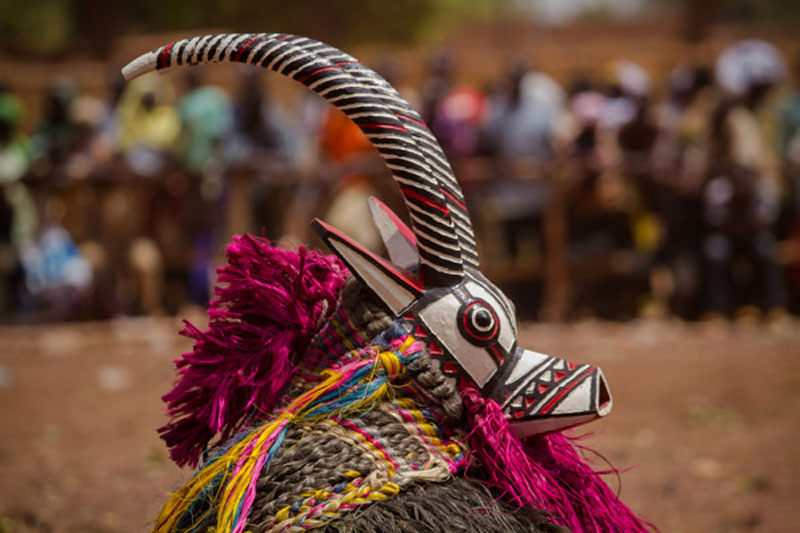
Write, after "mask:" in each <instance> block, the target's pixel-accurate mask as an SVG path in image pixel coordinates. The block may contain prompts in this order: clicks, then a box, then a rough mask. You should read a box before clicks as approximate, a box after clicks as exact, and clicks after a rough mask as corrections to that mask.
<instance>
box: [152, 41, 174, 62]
mask: <svg viewBox="0 0 800 533" xmlns="http://www.w3.org/2000/svg"><path fill="white" fill-rule="evenodd" d="M173 46H175V43H169V44H168V45H167V46H165V47H164V49H163V50H162V51H161V55H159V56H158V65H156V68H164V65H166V64H167V55H168V54H169V51H170V50H172V47H173Z"/></svg>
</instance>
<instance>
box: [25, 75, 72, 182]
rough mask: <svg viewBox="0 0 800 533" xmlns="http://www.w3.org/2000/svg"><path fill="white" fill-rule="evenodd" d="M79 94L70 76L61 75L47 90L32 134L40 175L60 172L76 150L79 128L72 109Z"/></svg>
mask: <svg viewBox="0 0 800 533" xmlns="http://www.w3.org/2000/svg"><path fill="white" fill-rule="evenodd" d="M77 96H78V90H77V88H76V87H75V84H74V83H73V82H72V80H70V79H68V78H58V79H57V80H56V81H55V82H53V83H52V84H51V85H50V87H49V88H48V89H47V93H46V95H45V104H44V115H43V117H42V120H41V121H40V123H39V126H38V128H37V130H36V134H35V135H34V137H33V143H34V146H35V147H36V153H37V156H38V160H37V172H36V173H37V174H38V175H40V176H50V175H51V174H59V173H60V171H61V170H62V168H63V167H62V165H64V163H66V161H67V159H68V156H69V155H70V152H71V151H72V149H73V144H74V141H75V138H76V135H77V130H78V128H77V124H75V122H74V120H73V115H72V111H71V108H72V104H73V103H74V102H75V99H76V98H77Z"/></svg>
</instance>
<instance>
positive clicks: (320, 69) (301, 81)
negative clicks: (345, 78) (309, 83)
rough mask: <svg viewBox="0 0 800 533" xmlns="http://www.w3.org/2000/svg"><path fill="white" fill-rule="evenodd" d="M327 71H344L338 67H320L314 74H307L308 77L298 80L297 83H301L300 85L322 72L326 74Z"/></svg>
mask: <svg viewBox="0 0 800 533" xmlns="http://www.w3.org/2000/svg"><path fill="white" fill-rule="evenodd" d="M326 70H342V69H340V68H339V67H338V66H327V67H320V68H318V69H317V70H315V71H314V72H312V73H311V74H307V75H305V76H303V77H302V78H297V81H299V82H300V83H305V82H306V80H307V79H308V78H311V77H314V76H316V75H317V74H319V73H320V72H325V71H326Z"/></svg>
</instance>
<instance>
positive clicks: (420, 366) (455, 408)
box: [341, 276, 464, 420]
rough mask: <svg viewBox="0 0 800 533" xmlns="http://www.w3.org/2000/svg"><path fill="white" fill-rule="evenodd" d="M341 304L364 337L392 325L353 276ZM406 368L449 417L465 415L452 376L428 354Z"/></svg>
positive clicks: (457, 417) (368, 337) (371, 335)
mask: <svg viewBox="0 0 800 533" xmlns="http://www.w3.org/2000/svg"><path fill="white" fill-rule="evenodd" d="M341 305H342V307H343V308H344V310H345V313H346V314H347V317H348V319H349V320H350V324H352V326H353V327H354V328H355V329H356V330H357V331H358V332H359V334H360V335H361V336H362V337H363V338H365V339H373V338H374V337H375V336H376V335H378V334H380V333H382V332H383V331H386V329H387V328H388V327H389V326H390V325H391V324H392V318H391V317H390V316H389V314H388V313H387V312H386V311H385V310H384V308H383V307H382V306H381V305H380V304H378V303H377V302H375V300H374V299H373V298H372V296H371V294H370V293H369V291H367V290H366V289H365V288H364V287H363V285H361V283H359V282H358V280H357V279H356V278H354V277H352V276H351V277H350V278H349V279H348V280H347V282H345V284H344V288H343V290H342V300H341ZM406 369H407V370H408V371H409V372H410V373H411V375H412V376H413V377H414V380H415V381H416V382H417V383H419V384H420V385H421V386H422V388H423V389H425V390H426V391H427V392H428V393H429V394H430V395H431V397H432V399H434V400H435V403H438V404H440V405H441V406H442V408H443V410H444V412H445V414H446V415H447V417H448V418H449V419H451V420H458V419H460V418H461V417H462V416H463V414H464V406H463V405H462V403H461V395H460V394H459V392H458V387H457V386H456V382H455V380H454V379H450V378H447V377H445V375H444V374H443V373H442V372H441V370H440V368H439V363H438V362H437V361H435V360H434V359H432V358H431V357H430V356H429V355H428V354H427V353H423V354H421V355H420V357H419V358H417V360H415V361H413V362H412V363H411V364H409V365H408V366H407V367H406Z"/></svg>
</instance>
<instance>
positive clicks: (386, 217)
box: [369, 196, 419, 270]
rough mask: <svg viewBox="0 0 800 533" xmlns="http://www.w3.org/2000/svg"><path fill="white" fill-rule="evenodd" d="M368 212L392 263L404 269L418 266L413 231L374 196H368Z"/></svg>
mask: <svg viewBox="0 0 800 533" xmlns="http://www.w3.org/2000/svg"><path fill="white" fill-rule="evenodd" d="M369 212H370V214H371V215H372V222H373V223H374V224H375V227H376V228H377V229H378V233H379V234H380V236H381V240H383V244H384V246H386V251H387V252H389V259H390V260H391V261H392V263H394V264H395V265H397V266H399V267H401V268H404V269H406V270H414V269H417V268H419V252H418V251H417V239H416V238H415V237H414V232H413V231H411V229H410V228H409V227H408V226H406V225H405V223H404V222H403V221H402V220H400V217H398V216H397V215H396V214H395V213H394V211H392V210H391V209H389V207H388V206H387V205H386V204H384V203H383V202H381V201H380V200H378V199H377V198H375V197H374V196H370V198H369Z"/></svg>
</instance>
